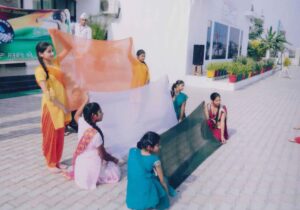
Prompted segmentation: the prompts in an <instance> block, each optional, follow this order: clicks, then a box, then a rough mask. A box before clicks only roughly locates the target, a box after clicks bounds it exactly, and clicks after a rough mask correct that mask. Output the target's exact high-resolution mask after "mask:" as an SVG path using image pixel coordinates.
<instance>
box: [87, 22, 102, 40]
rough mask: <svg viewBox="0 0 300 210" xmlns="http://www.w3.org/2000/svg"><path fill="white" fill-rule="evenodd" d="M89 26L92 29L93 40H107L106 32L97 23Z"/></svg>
mask: <svg viewBox="0 0 300 210" xmlns="http://www.w3.org/2000/svg"><path fill="white" fill-rule="evenodd" d="M89 26H90V27H91V29H92V38H93V39H96V40H104V39H105V30H104V29H103V28H102V27H101V26H100V25H99V24H98V23H95V22H91V23H90V24H89Z"/></svg>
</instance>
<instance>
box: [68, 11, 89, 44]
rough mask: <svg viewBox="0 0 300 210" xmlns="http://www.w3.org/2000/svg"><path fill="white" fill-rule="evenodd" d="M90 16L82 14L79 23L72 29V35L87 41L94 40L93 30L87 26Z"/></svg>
mask: <svg viewBox="0 0 300 210" xmlns="http://www.w3.org/2000/svg"><path fill="white" fill-rule="evenodd" d="M88 18H89V17H88V15H87V14H86V13H82V14H81V15H80V20H79V23H75V24H74V25H73V27H72V34H73V35H75V36H77V37H81V38H86V39H92V29H91V28H90V27H89V26H88V25H87V22H88Z"/></svg>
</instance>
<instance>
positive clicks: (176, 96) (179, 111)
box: [171, 80, 188, 122]
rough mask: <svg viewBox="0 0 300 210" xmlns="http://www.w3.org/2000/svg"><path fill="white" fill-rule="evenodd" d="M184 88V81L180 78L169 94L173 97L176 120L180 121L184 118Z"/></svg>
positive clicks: (185, 99)
mask: <svg viewBox="0 0 300 210" xmlns="http://www.w3.org/2000/svg"><path fill="white" fill-rule="evenodd" d="M183 89H184V82H183V81H182V80H177V81H176V82H175V83H174V84H173V86H172V90H171V95H172V98H173V105H174V109H175V112H176V117H177V120H178V121H179V122H180V121H182V120H183V119H184V118H185V105H186V101H187V98H188V97H187V95H186V94H184V93H182V91H183Z"/></svg>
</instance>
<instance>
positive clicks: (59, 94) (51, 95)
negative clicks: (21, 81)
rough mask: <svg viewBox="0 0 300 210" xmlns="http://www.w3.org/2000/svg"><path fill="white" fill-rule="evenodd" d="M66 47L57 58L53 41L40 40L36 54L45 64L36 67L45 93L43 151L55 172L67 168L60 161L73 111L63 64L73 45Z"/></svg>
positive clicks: (43, 105)
mask: <svg viewBox="0 0 300 210" xmlns="http://www.w3.org/2000/svg"><path fill="white" fill-rule="evenodd" d="M52 33H53V34H54V35H56V36H60V33H57V31H55V30H53V31H52ZM64 47H65V49H64V50H63V51H62V52H61V53H60V54H59V55H58V56H57V57H56V58H55V57H54V53H53V47H52V45H51V44H49V43H47V42H40V43H38V44H37V46H36V54H37V57H38V60H39V62H40V64H41V65H40V66H38V67H37V68H36V69H35V78H36V81H37V83H38V85H39V86H40V87H41V89H42V92H43V96H42V134H43V154H44V156H45V158H46V162H47V166H48V169H49V170H50V171H51V172H53V173H59V172H61V169H62V168H63V167H64V166H63V165H61V164H60V159H61V157H62V152H63V146H64V129H65V125H66V123H68V122H69V121H70V119H71V118H70V114H67V112H68V111H67V100H66V93H65V88H64V85H63V72H62V71H61V70H60V67H59V61H61V60H62V59H63V58H64V57H65V56H66V55H67V54H68V53H69V51H70V50H71V46H70V45H69V44H68V43H67V42H66V41H65V43H64Z"/></svg>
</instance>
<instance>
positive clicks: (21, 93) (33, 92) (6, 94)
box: [0, 89, 42, 99]
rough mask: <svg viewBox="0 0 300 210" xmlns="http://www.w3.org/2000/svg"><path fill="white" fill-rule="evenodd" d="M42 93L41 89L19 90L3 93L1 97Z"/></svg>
mask: <svg viewBox="0 0 300 210" xmlns="http://www.w3.org/2000/svg"><path fill="white" fill-rule="evenodd" d="M41 93H42V91H41V89H36V90H27V91H19V92H13V93H1V94H0V99H5V98H14V97H19V96H27V95H34V94H41Z"/></svg>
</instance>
